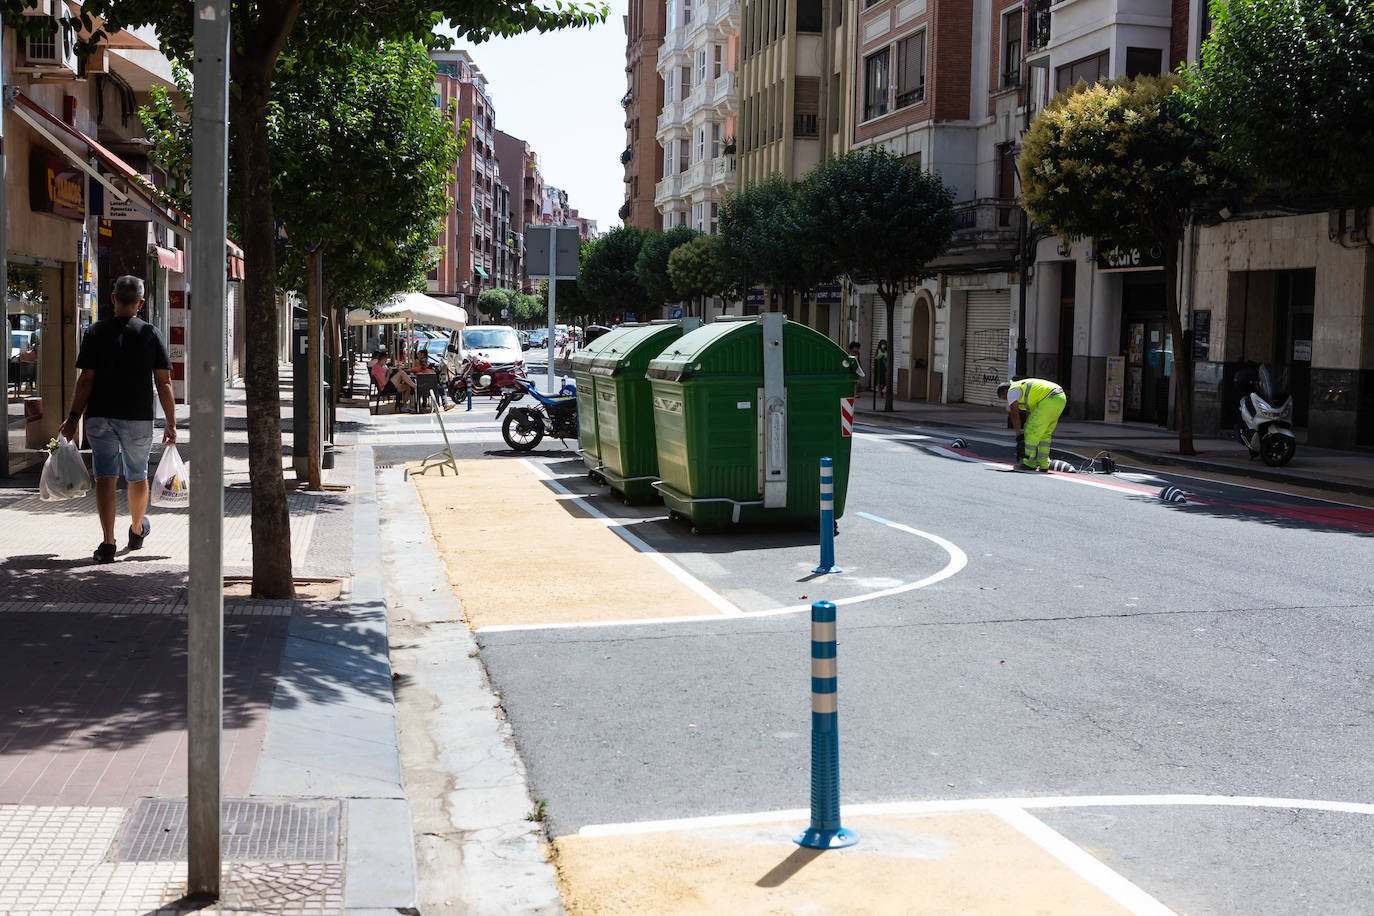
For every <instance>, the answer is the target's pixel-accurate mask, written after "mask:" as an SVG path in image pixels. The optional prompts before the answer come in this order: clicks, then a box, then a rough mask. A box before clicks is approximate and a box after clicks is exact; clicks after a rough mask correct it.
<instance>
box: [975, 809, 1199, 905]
mask: <svg viewBox="0 0 1374 916" xmlns="http://www.w3.org/2000/svg"><path fill="white" fill-rule="evenodd" d="M991 810H992V813H993V814H996V815H997V816H998V817H1000V818H1001V819H1002V820H1004V821H1006V822H1007V823H1008V824H1010V825H1011V826H1012V827H1014V828H1016V830H1017V831H1019V832H1020V833H1021V834H1022V835H1024V836H1025V837H1026V838H1027V839H1029V840H1031V842H1033V843H1035V845H1037V846H1039V847H1040V848H1041V849H1043V850H1045V851H1046V852H1047V853H1049V854H1050V855H1052V856H1054V857H1055V858H1056V859H1058V860H1059V861H1060V862H1063V863H1064V864H1065V865H1066V866H1068V867H1069V869H1070V870H1071V871H1073V872H1074V874H1076V875H1078V876H1079V877H1080V878H1082V879H1083V880H1085V881H1087V882H1088V883H1089V884H1091V885H1092V886H1093V887H1095V888H1097V889H1098V890H1100V891H1102V893H1104V894H1106V895H1107V896H1108V897H1111V898H1112V899H1113V900H1115V901H1116V902H1117V903H1119V904H1121V905H1122V906H1124V907H1125V908H1126V909H1128V910H1130V911H1131V912H1132V913H1136V914H1138V916H1177V914H1176V913H1175V912H1174V911H1173V910H1171V909H1169V908H1168V907H1167V906H1165V905H1164V904H1162V903H1160V902H1159V901H1158V900H1156V899H1155V898H1153V897H1151V896H1150V895H1149V894H1147V893H1145V891H1143V890H1141V889H1140V888H1139V887H1138V886H1137V885H1135V884H1132V883H1131V882H1130V881H1129V880H1128V879H1127V878H1126V877H1124V876H1123V875H1121V874H1119V873H1117V872H1115V871H1113V870H1112V869H1111V868H1108V867H1107V865H1106V864H1105V863H1104V862H1103V861H1102V860H1101V859H1098V858H1097V857H1096V856H1094V855H1092V854H1091V853H1089V852H1088V851H1087V850H1086V849H1084V848H1083V847H1082V846H1079V845H1078V844H1077V843H1075V842H1073V841H1072V840H1070V839H1069V838H1068V837H1066V836H1064V835H1063V834H1062V833H1060V832H1059V831H1057V830H1055V829H1054V828H1053V827H1051V826H1050V825H1049V824H1046V823H1045V822H1044V821H1042V820H1040V819H1039V818H1037V817H1035V816H1033V815H1032V814H1030V813H1028V812H1027V811H1025V810H1024V809H1022V808H1016V807H1013V806H1011V805H997V806H994V807H993V808H992V809H991Z"/></svg>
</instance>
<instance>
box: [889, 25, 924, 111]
mask: <svg viewBox="0 0 1374 916" xmlns="http://www.w3.org/2000/svg"><path fill="white" fill-rule="evenodd" d="M925 100H926V33H925V32H923V31H922V32H917V33H916V34H915V35H912V36H911V37H910V38H904V39H902V40H901V41H899V42H897V106H896V107H898V108H905V107H906V106H908V105H917V104H919V103H921V102H924V101H925Z"/></svg>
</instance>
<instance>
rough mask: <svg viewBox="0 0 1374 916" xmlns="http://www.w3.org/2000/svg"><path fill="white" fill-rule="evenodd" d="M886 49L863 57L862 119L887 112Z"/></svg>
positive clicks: (866, 119) (868, 118) (869, 118)
mask: <svg viewBox="0 0 1374 916" xmlns="http://www.w3.org/2000/svg"><path fill="white" fill-rule="evenodd" d="M887 74H888V50H887V48H883V49H882V50H881V51H879V52H878V53H877V54H873V55H870V56H869V57H866V58H864V120H865V121H869V120H872V119H873V118H876V117H878V116H880V115H885V114H887V86H888V78H887Z"/></svg>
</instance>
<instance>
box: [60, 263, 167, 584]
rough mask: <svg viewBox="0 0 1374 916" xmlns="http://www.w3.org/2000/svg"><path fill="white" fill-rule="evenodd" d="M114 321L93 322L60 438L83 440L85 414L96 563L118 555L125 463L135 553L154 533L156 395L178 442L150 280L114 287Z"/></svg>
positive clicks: (84, 342)
mask: <svg viewBox="0 0 1374 916" xmlns="http://www.w3.org/2000/svg"><path fill="white" fill-rule="evenodd" d="M113 299H114V307H115V313H114V317H113V318H105V319H102V320H100V321H97V322H96V323H95V324H93V325H91V326H90V328H88V329H87V331H86V336H85V337H83V338H82V339H81V350H80V352H79V353H78V354H77V357H76V368H78V369H80V370H81V374H80V375H78V376H77V378H76V391H75V392H74V393H73V394H72V409H71V412H70V413H68V414H67V420H66V422H65V423H63V424H62V427H61V429H60V430H59V434H60V435H62V436H64V437H66V438H67V439H72V440H74V439H75V437H76V426H77V422H78V421H79V420H80V419H81V415H82V414H83V413H84V414H85V415H86V438H87V440H88V441H89V442H90V443H91V463H92V464H93V465H94V466H95V508H96V512H97V514H98V515H99V516H100V528H101V534H102V538H101V541H100V546H99V547H97V548H96V549H95V559H96V562H97V563H109V562H110V561H112V560H113V559H114V557H115V508H116V504H115V491H116V485H117V484H118V483H119V471H120V465H121V464H122V465H123V469H124V479H125V480H126V481H128V484H129V493H128V496H129V549H130V550H138V549H139V548H140V547H142V546H143V539H144V538H146V537H147V536H148V535H149V534H150V533H151V531H152V525H151V524H149V522H148V519H147V518H145V517H144V513H145V512H146V511H147V509H148V453H149V452H150V451H151V450H152V447H153V415H154V414H153V391H154V388H156V391H157V400H158V401H160V402H161V403H162V415H163V417H164V418H165V423H166V425H165V426H164V428H163V430H162V441H163V442H164V443H165V444H168V445H173V444H175V443H176V441H177V419H176V399H175V397H174V396H173V394H172V376H171V369H172V360H171V357H170V356H169V355H168V353H167V344H166V343H165V342H163V340H162V334H160V333H159V332H158V329H157V328H156V327H154V326H153V325H151V324H149V323H148V322H146V321H144V320H143V319H141V318H139V317H138V312H139V310H140V309H142V308H143V281H142V280H140V279H139V278H138V277H131V276H123V277H120V278H119V279H118V280H116V281H115V283H114V293H113Z"/></svg>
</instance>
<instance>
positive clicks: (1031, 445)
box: [997, 378, 1068, 474]
mask: <svg viewBox="0 0 1374 916" xmlns="http://www.w3.org/2000/svg"><path fill="white" fill-rule="evenodd" d="M997 396H998V397H1002V398H1006V399H1007V411H1008V413H1010V414H1011V427H1012V429H1014V430H1016V457H1017V459H1018V460H1017V462H1016V464H1014V465H1012V467H1014V468H1016V469H1017V470H1020V471H1037V470H1038V471H1043V472H1045V473H1046V474H1048V473H1049V470H1050V436H1052V435H1054V427H1055V425H1056V424H1058V423H1059V415H1060V414H1062V413H1063V412H1064V405H1065V404H1066V403H1068V399H1067V398H1066V397H1065V396H1064V389H1063V388H1061V387H1059V386H1058V385H1056V384H1055V383H1054V382H1047V381H1045V380H1044V379H1042V378H1023V379H1018V380H1017V381H1014V382H1003V383H1002V384H1000V385H998V386H997ZM1023 412H1024V416H1025V419H1024V420H1023V419H1022V415H1023Z"/></svg>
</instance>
